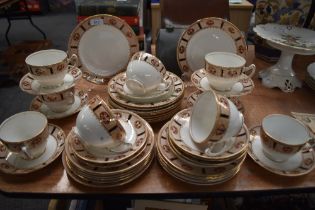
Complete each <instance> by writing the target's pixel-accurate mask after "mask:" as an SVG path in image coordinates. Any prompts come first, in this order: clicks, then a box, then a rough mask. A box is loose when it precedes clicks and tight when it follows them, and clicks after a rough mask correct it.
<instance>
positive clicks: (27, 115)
mask: <svg viewBox="0 0 315 210" xmlns="http://www.w3.org/2000/svg"><path fill="white" fill-rule="evenodd" d="M48 136H49V131H48V121H47V118H46V116H45V115H43V114H42V113H40V112H35V111H26V112H20V113H17V114H15V115H13V116H11V117H9V118H8V119H6V120H5V121H4V122H3V123H2V124H1V125H0V140H1V142H2V143H3V144H4V145H5V146H6V147H7V148H8V150H9V151H11V152H14V153H17V154H18V156H20V157H21V158H23V159H26V160H32V159H35V158H37V157H39V156H41V155H42V154H43V153H44V152H45V149H46V145H47V138H48Z"/></svg>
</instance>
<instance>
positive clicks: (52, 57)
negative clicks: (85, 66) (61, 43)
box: [25, 49, 78, 88]
mask: <svg viewBox="0 0 315 210" xmlns="http://www.w3.org/2000/svg"><path fill="white" fill-rule="evenodd" d="M25 62H26V64H27V67H28V69H29V71H30V73H31V75H32V77H33V78H34V79H36V80H37V81H38V82H39V84H40V85H41V86H42V87H47V88H50V87H56V86H59V85H62V84H63V79H64V77H65V75H66V74H67V69H68V65H69V63H71V64H72V65H73V66H74V67H76V66H77V62H78V57H77V56H76V55H75V54H73V55H71V57H70V58H68V56H67V53H66V52H64V51H62V50H56V49H50V50H40V51H37V52H34V53H32V54H30V55H29V56H27V57H26V59H25Z"/></svg>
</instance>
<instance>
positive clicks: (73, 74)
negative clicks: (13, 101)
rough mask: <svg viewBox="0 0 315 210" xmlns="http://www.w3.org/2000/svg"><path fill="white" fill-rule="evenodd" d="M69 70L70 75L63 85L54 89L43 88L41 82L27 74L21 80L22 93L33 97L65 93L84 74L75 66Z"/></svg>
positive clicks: (68, 74)
mask: <svg viewBox="0 0 315 210" xmlns="http://www.w3.org/2000/svg"><path fill="white" fill-rule="evenodd" d="M68 68H69V70H68V73H67V74H66V76H65V78H64V82H63V84H62V85H59V86H56V87H54V88H46V87H42V86H41V85H40V84H39V82H38V81H37V80H36V79H34V78H33V77H32V75H31V73H27V74H26V75H24V76H23V77H22V79H21V80H20V88H21V90H22V91H24V92H27V93H29V94H32V95H46V94H51V93H57V92H61V91H64V90H66V89H68V88H70V87H71V86H72V85H73V84H74V83H75V82H76V81H77V80H79V79H80V78H81V76H82V72H81V70H80V69H79V68H77V67H73V66H70V67H68Z"/></svg>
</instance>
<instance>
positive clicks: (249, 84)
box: [191, 68, 255, 97]
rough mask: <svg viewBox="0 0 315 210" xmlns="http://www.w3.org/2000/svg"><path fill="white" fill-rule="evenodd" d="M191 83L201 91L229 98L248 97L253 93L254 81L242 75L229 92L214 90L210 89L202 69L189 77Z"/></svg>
mask: <svg viewBox="0 0 315 210" xmlns="http://www.w3.org/2000/svg"><path fill="white" fill-rule="evenodd" d="M191 82H192V83H193V84H194V86H196V88H198V89H199V90H202V91H207V90H214V91H215V92H216V93H218V94H220V95H224V96H230V97H231V96H232V97H238V96H243V95H248V94H250V93H251V92H252V91H253V89H254V87H255V85H254V81H253V80H252V79H251V78H250V77H248V76H247V75H245V74H242V76H241V79H239V81H238V82H236V83H235V84H234V85H233V87H232V89H231V90H229V91H220V90H216V89H214V88H212V87H211V84H210V83H209V81H208V79H207V75H206V72H205V70H204V69H203V68H202V69H199V70H197V71H195V72H194V73H193V74H192V75H191Z"/></svg>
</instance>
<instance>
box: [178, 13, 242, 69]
mask: <svg viewBox="0 0 315 210" xmlns="http://www.w3.org/2000/svg"><path fill="white" fill-rule="evenodd" d="M208 28H216V29H219V30H222V31H224V32H225V33H227V35H229V36H230V37H231V39H233V40H234V43H235V47H236V49H237V52H235V53H237V54H238V55H240V56H242V57H244V58H245V57H246V54H247V45H246V41H245V37H244V36H243V34H242V33H241V31H240V30H239V29H238V28H237V27H236V26H235V25H233V24H232V23H231V22H229V21H226V20H224V19H221V18H217V17H209V18H204V19H201V20H198V21H196V22H195V23H193V24H191V25H190V26H189V27H188V28H187V29H186V31H184V33H183V34H182V35H181V37H180V39H179V41H178V44H177V53H176V56H177V63H178V66H179V67H180V69H181V71H182V72H183V73H185V72H190V73H193V71H194V70H193V69H191V67H190V66H189V65H188V62H187V59H186V53H187V51H186V48H187V46H188V43H189V41H190V39H191V38H192V37H193V36H194V35H195V34H196V33H198V32H199V31H201V30H204V29H208ZM209 44H210V45H211V43H209Z"/></svg>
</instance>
